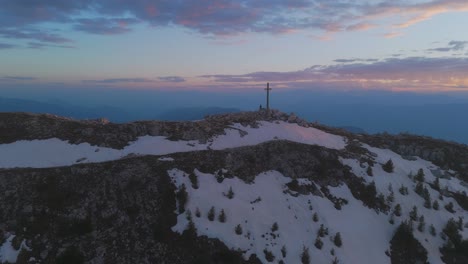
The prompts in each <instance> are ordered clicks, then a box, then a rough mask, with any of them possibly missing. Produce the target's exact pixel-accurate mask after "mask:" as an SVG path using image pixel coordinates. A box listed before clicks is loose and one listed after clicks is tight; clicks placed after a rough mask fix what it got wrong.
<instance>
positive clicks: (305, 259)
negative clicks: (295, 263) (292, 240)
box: [301, 246, 310, 264]
mask: <svg viewBox="0 0 468 264" xmlns="http://www.w3.org/2000/svg"><path fill="white" fill-rule="evenodd" d="M301 263H302V264H310V256H309V249H308V248H306V247H305V246H303V247H302V253H301Z"/></svg>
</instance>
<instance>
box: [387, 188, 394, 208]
mask: <svg viewBox="0 0 468 264" xmlns="http://www.w3.org/2000/svg"><path fill="white" fill-rule="evenodd" d="M394 201H395V194H394V193H393V191H391V192H390V194H389V195H388V196H387V203H388V204H389V205H391V204H392V203H393V202H394Z"/></svg>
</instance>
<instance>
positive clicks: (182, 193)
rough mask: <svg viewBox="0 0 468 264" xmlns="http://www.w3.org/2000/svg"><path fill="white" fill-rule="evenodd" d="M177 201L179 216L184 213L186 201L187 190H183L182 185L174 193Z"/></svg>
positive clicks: (183, 185)
mask: <svg viewBox="0 0 468 264" xmlns="http://www.w3.org/2000/svg"><path fill="white" fill-rule="evenodd" d="M176 198H177V201H178V202H179V214H182V213H183V212H185V205H186V204H187V200H188V193H187V189H186V188H185V184H182V186H181V187H180V189H179V190H178V191H177V193H176Z"/></svg>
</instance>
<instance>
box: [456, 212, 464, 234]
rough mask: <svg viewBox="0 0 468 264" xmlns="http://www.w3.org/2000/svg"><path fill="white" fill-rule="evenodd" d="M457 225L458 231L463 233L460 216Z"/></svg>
mask: <svg viewBox="0 0 468 264" xmlns="http://www.w3.org/2000/svg"><path fill="white" fill-rule="evenodd" d="M457 225H458V230H460V231H463V217H462V216H459V217H458V222H457Z"/></svg>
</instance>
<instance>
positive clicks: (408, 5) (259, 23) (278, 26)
mask: <svg viewBox="0 0 468 264" xmlns="http://www.w3.org/2000/svg"><path fill="white" fill-rule="evenodd" d="M457 11H468V2H467V1H464V0H426V1H414V0H413V1H393V0H373V1H368V2H366V3H363V2H361V1H328V0H315V1H312V0H287V1H286V0H255V1H253V0H252V1H248V0H241V1H239V0H199V1H189V0H179V1H151V0H119V1H115V0H81V1H57V0H44V1H27V0H0V37H2V38H5V39H13V40H16V39H20V40H21V39H22V40H26V41H30V42H40V43H46V44H54V45H58V44H60V45H58V46H63V45H64V44H66V43H70V42H73V39H71V38H70V37H69V36H65V35H66V33H64V31H63V30H57V29H55V28H53V27H51V26H50V24H52V25H53V24H54V23H55V24H57V25H61V27H62V28H63V26H67V27H69V29H71V30H75V31H81V32H87V33H90V34H99V35H115V34H123V33H126V32H129V31H131V30H132V29H133V27H134V26H135V25H137V24H147V25H151V26H159V27H165V26H168V25H176V26H180V27H184V28H188V29H191V30H193V31H196V32H199V33H201V34H204V35H214V36H219V35H223V36H226V35H236V34H240V33H246V32H247V33H248V32H262V33H269V34H281V33H288V32H293V31H300V30H319V31H321V32H340V31H358V30H368V29H371V28H374V27H377V26H378V23H377V22H378V20H379V19H382V18H388V17H398V18H399V19H398V21H399V22H396V23H394V24H393V28H394V29H395V30H397V31H396V32H388V33H387V35H388V36H389V37H391V36H395V35H397V34H399V30H401V29H403V28H406V27H409V26H411V25H414V24H416V23H419V22H421V21H424V20H427V19H429V18H431V17H432V16H434V15H437V14H441V13H445V12H457ZM44 23H49V26H43V25H44ZM14 47H15V46H14V45H9V44H6V43H4V44H2V48H3V49H5V48H14Z"/></svg>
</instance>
